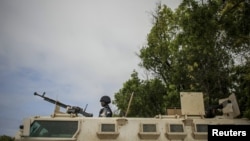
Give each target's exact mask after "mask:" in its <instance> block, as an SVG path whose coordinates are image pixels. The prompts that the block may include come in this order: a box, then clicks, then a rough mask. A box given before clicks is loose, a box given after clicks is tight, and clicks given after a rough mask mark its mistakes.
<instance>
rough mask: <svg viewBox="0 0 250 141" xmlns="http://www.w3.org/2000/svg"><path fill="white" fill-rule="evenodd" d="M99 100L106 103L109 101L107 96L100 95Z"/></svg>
mask: <svg viewBox="0 0 250 141" xmlns="http://www.w3.org/2000/svg"><path fill="white" fill-rule="evenodd" d="M100 102H105V103H107V104H109V103H110V102H111V100H110V97H109V96H106V95H105V96H102V97H101V99H100Z"/></svg>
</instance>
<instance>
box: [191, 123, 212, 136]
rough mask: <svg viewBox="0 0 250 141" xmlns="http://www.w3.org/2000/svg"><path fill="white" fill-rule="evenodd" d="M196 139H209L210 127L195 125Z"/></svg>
mask: <svg viewBox="0 0 250 141" xmlns="http://www.w3.org/2000/svg"><path fill="white" fill-rule="evenodd" d="M194 127H195V128H194V129H195V131H194V133H193V135H194V138H195V139H207V132H208V125H207V124H194Z"/></svg>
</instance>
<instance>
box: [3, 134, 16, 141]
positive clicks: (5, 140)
mask: <svg viewBox="0 0 250 141" xmlns="http://www.w3.org/2000/svg"><path fill="white" fill-rule="evenodd" d="M0 141H14V138H13V137H10V136H7V135H2V136H0Z"/></svg>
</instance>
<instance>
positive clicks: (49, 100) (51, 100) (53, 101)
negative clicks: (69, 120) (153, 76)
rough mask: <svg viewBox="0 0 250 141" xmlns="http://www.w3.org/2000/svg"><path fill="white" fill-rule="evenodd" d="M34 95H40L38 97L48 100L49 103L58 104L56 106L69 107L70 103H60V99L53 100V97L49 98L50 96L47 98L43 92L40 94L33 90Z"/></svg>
mask: <svg viewBox="0 0 250 141" xmlns="http://www.w3.org/2000/svg"><path fill="white" fill-rule="evenodd" d="M34 95H36V96H40V97H42V98H43V99H44V100H45V101H48V102H50V103H52V104H56V105H58V106H60V107H63V108H67V107H70V105H66V104H64V103H61V102H60V101H57V100H54V99H51V98H48V97H46V96H44V95H45V93H43V95H40V94H38V93H37V92H35V93H34Z"/></svg>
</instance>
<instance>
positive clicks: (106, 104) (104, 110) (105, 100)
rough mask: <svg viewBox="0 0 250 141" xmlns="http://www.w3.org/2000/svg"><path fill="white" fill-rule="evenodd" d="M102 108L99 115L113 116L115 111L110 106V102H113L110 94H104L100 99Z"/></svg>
mask: <svg viewBox="0 0 250 141" xmlns="http://www.w3.org/2000/svg"><path fill="white" fill-rule="evenodd" d="M100 102H101V105H102V107H103V108H102V109H101V110H100V112H99V117H112V115H113V113H112V110H111V109H110V107H109V103H110V102H111V100H110V97H109V96H103V97H101V99H100Z"/></svg>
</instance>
